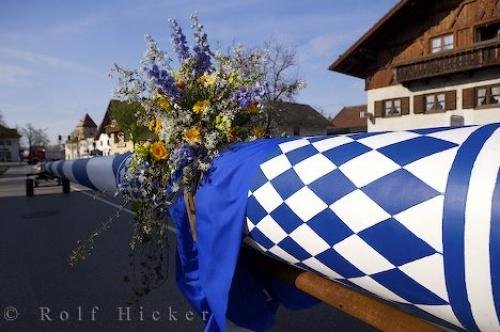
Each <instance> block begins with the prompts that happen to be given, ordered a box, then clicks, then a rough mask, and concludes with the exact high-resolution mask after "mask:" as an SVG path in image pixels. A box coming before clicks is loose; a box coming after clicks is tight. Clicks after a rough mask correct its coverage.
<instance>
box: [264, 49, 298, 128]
mask: <svg viewBox="0 0 500 332" xmlns="http://www.w3.org/2000/svg"><path fill="white" fill-rule="evenodd" d="M265 50H266V55H267V61H266V65H265V70H264V72H265V73H266V82H267V85H268V93H267V95H266V104H267V108H268V110H267V119H266V134H267V135H269V134H270V132H271V130H272V129H273V127H274V126H276V125H277V123H276V121H277V112H278V111H279V106H278V105H279V102H280V101H293V98H294V96H295V95H296V94H297V93H298V92H299V90H301V89H302V88H304V87H305V82H304V81H303V80H302V79H300V78H299V76H298V66H297V53H296V51H295V49H294V48H293V47H291V46H287V45H285V44H283V43H280V42H275V41H273V42H269V41H268V42H266V43H265Z"/></svg>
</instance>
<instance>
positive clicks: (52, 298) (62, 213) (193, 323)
mask: <svg viewBox="0 0 500 332" xmlns="http://www.w3.org/2000/svg"><path fill="white" fill-rule="evenodd" d="M29 171H30V168H29V167H28V166H16V167H12V168H10V169H9V170H8V171H7V172H6V173H5V174H4V175H3V176H0V234H1V235H2V239H1V240H0V262H1V269H0V331H85V332H87V331H106V332H107V331H125V332H126V331H148V332H149V331H152V332H154V331H201V330H203V321H202V320H201V319H200V318H198V317H195V318H192V317H191V308H190V306H189V304H188V303H187V302H186V300H184V298H183V297H182V295H181V294H180V293H179V291H178V290H177V288H176V286H175V281H174V277H173V271H174V267H173V266H171V267H170V271H171V277H170V279H169V281H168V282H167V283H166V284H165V285H164V286H162V288H160V289H158V290H156V291H154V292H153V293H152V294H150V295H149V296H148V297H146V298H144V299H143V300H142V302H141V303H140V305H141V306H142V312H143V320H142V321H141V320H140V309H139V308H131V311H130V320H126V317H125V315H124V316H122V318H123V320H122V321H120V320H119V319H118V316H119V310H120V309H119V307H122V309H121V310H122V311H125V310H126V309H125V308H124V307H126V306H127V304H126V303H127V301H128V300H129V288H128V285H127V284H125V283H123V282H122V278H123V275H124V274H125V272H126V271H127V268H128V257H127V254H128V242H127V241H128V236H129V233H130V226H129V224H128V222H129V220H130V219H131V215H130V214H128V213H123V214H122V216H121V217H120V218H119V220H118V221H117V222H116V223H115V225H114V226H113V227H112V229H111V231H108V232H107V233H105V234H104V235H103V236H102V238H101V239H100V240H99V241H98V243H97V246H96V248H95V251H94V254H93V256H91V257H90V258H89V259H88V260H87V261H85V262H83V263H82V264H80V265H79V266H77V267H76V268H70V267H69V265H68V263H67V257H68V254H69V253H70V251H71V249H72V248H73V247H74V244H75V242H76V241H77V240H78V239H81V238H84V237H85V235H86V234H88V233H89V232H90V231H91V230H92V229H94V228H95V226H96V225H97V224H98V223H99V222H102V221H103V220H105V218H106V217H108V216H110V215H112V214H113V213H114V212H115V209H114V208H113V207H112V206H110V205H109V204H106V203H105V202H104V201H102V200H95V199H93V198H92V195H89V194H88V192H73V193H71V194H69V195H64V194H62V193H61V188H60V187H55V188H54V187H52V188H48V187H45V188H40V189H37V190H36V196H35V197H31V198H27V197H25V196H24V175H23V174H25V173H26V172H29ZM170 240H171V243H175V242H174V239H173V234H170ZM173 250H174V246H172V250H171V252H170V257H171V258H173V257H174V254H173V253H174V251H173ZM171 261H173V259H171ZM171 265H172V264H171ZM94 307H98V308H95V309H93V308H94ZM14 308H15V309H14ZM48 310H50V312H49V311H48ZM92 311H94V312H95V314H94V317H95V320H94V321H93V320H92ZM154 311H158V312H159V313H158V314H157V313H154ZM42 312H43V313H47V315H45V316H44V320H42V315H41V314H42ZM80 312H81V313H80ZM16 315H17V319H15V320H9V319H10V318H14V317H15V316H16ZM153 315H154V316H155V318H158V317H159V320H158V321H155V320H154V319H153V317H152V316H153ZM186 315H187V316H186ZM47 317H49V318H51V319H52V321H48V318H47ZM191 318H192V320H190V319H191ZM175 319H177V320H175ZM273 331H370V329H369V328H368V327H367V326H365V325H364V324H362V323H360V322H358V321H356V320H354V319H352V318H350V317H349V316H346V315H344V314H342V313H340V312H337V311H335V310H333V309H331V308H330V307H327V306H326V305H317V306H315V307H314V308H312V309H309V310H304V311H298V312H295V311H289V310H286V309H280V310H279V311H278V314H277V317H276V325H275V326H274V328H273Z"/></svg>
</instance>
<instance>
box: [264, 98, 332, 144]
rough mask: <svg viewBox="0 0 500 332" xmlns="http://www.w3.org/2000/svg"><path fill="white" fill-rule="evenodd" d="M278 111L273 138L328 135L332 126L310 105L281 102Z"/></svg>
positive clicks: (272, 133)
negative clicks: (328, 129)
mask: <svg viewBox="0 0 500 332" xmlns="http://www.w3.org/2000/svg"><path fill="white" fill-rule="evenodd" d="M277 109H278V111H277V113H276V118H275V122H276V125H275V126H273V128H272V130H271V136H283V135H285V136H315V135H326V133H327V128H328V127H329V126H330V123H329V121H328V120H327V119H326V118H325V117H324V116H323V115H322V114H321V113H319V112H318V111H316V110H315V109H314V108H312V107H311V106H309V105H304V104H297V103H292V102H279V103H278V104H277Z"/></svg>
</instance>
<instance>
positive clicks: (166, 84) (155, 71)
mask: <svg viewBox="0 0 500 332" xmlns="http://www.w3.org/2000/svg"><path fill="white" fill-rule="evenodd" d="M148 75H149V77H150V78H151V79H152V80H153V82H154V84H155V85H156V86H157V87H158V88H160V89H161V91H163V93H164V94H166V95H167V96H169V97H170V98H172V99H175V98H177V97H179V95H180V94H181V90H180V89H179V88H178V87H177V86H176V85H175V79H174V78H173V77H172V75H170V74H169V73H168V71H167V70H165V69H160V68H159V67H158V65H157V64H154V65H153V66H152V67H151V69H149V71H148Z"/></svg>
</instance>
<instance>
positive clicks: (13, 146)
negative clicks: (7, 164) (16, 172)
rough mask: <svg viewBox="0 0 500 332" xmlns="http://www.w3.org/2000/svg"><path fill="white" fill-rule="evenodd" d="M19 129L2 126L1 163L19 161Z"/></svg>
mask: <svg viewBox="0 0 500 332" xmlns="http://www.w3.org/2000/svg"><path fill="white" fill-rule="evenodd" d="M20 138H21V135H19V133H18V132H17V129H13V128H8V127H5V126H2V125H0V161H19V160H20V157H19V139H20Z"/></svg>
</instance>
